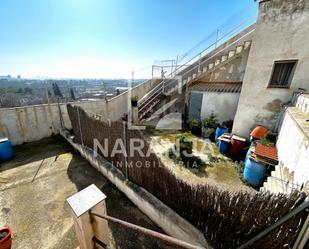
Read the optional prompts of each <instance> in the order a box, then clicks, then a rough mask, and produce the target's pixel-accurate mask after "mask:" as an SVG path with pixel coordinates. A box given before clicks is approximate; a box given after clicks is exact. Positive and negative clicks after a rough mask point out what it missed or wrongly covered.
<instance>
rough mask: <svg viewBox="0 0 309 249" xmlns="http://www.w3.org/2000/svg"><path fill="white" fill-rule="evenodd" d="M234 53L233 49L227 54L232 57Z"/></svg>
mask: <svg viewBox="0 0 309 249" xmlns="http://www.w3.org/2000/svg"><path fill="white" fill-rule="evenodd" d="M235 54H236V51H235V50H231V51H230V52H229V55H228V57H229V59H230V58H232V57H233V56H234V55H235Z"/></svg>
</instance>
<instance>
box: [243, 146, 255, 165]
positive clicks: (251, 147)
mask: <svg viewBox="0 0 309 249" xmlns="http://www.w3.org/2000/svg"><path fill="white" fill-rule="evenodd" d="M254 146H255V143H251V145H250V148H249V150H248V151H247V154H246V158H245V164H246V162H247V161H248V160H249V157H250V156H251V154H252V149H253V148H254Z"/></svg>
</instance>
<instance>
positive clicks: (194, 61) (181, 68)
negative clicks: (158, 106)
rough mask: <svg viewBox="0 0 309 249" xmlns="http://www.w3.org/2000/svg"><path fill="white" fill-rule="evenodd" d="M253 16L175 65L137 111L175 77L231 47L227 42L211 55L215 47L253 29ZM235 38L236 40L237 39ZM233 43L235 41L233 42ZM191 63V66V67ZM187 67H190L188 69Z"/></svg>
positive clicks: (141, 101)
mask: <svg viewBox="0 0 309 249" xmlns="http://www.w3.org/2000/svg"><path fill="white" fill-rule="evenodd" d="M255 18H256V17H253V16H251V17H249V18H247V19H245V20H244V21H243V22H241V23H240V24H238V25H236V26H235V27H233V28H232V29H231V30H229V31H228V32H226V33H225V34H223V35H222V36H221V37H220V38H218V37H217V38H218V39H216V41H215V42H213V43H211V44H210V45H209V46H208V47H206V48H205V49H203V50H202V51H201V52H199V53H198V54H196V55H195V56H193V57H192V58H190V59H189V60H187V61H186V62H185V63H182V64H181V65H178V66H177V65H176V67H175V70H174V71H172V72H171V73H170V74H169V75H167V76H166V77H165V78H164V79H163V80H162V81H161V82H160V83H159V84H158V85H157V86H156V87H154V88H153V89H152V90H151V91H149V92H148V93H147V94H146V95H145V96H144V97H143V98H142V99H141V100H140V101H139V103H138V105H139V112H142V111H144V110H145V109H146V107H147V104H148V103H149V102H151V101H152V100H153V99H155V98H156V97H158V96H159V95H160V94H161V93H162V92H163V90H164V89H167V87H168V86H169V84H171V83H174V82H175V81H176V79H175V77H177V76H180V75H183V74H184V73H189V72H192V71H193V70H195V69H197V68H198V67H201V65H202V64H204V63H205V62H207V61H209V60H211V59H214V57H215V56H216V55H218V54H219V53H221V52H223V51H224V50H226V49H228V48H229V47H231V45H232V44H229V45H228V46H226V47H225V48H223V49H221V50H219V51H218V52H216V53H215V54H213V55H211V54H210V53H211V52H213V51H214V50H215V49H216V48H218V47H219V46H221V45H222V44H224V43H225V42H227V41H228V40H229V39H231V38H232V37H234V36H235V35H237V34H238V33H240V32H242V31H244V30H246V29H247V28H249V27H250V26H251V27H252V28H251V29H250V28H249V30H248V31H247V32H246V33H245V34H244V35H243V36H242V37H241V39H243V37H244V36H246V35H248V34H250V33H252V32H253V31H254V28H253V24H254V23H255ZM238 40H239V39H237V40H236V41H238ZM233 44H235V42H233ZM209 54H210V57H209V58H207V59H206V60H205V57H206V56H207V55H209ZM192 65H193V67H192ZM189 67H191V68H190V69H189V70H186V69H188V68H189Z"/></svg>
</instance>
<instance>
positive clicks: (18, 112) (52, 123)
mask: <svg viewBox="0 0 309 249" xmlns="http://www.w3.org/2000/svg"><path fill="white" fill-rule="evenodd" d="M157 83H158V80H148V81H146V82H144V83H143V84H140V85H138V86H136V87H134V88H132V92H131V93H132V96H138V98H141V97H142V96H144V95H145V94H146V93H147V92H148V91H149V90H150V89H152V88H153V87H154V86H155V85H156V84H157ZM128 103H129V102H128V92H124V93H122V94H120V95H118V96H116V97H114V98H112V99H109V100H108V101H105V100H99V101H83V102H72V103H71V104H72V105H75V106H80V107H82V108H83V109H84V110H86V111H87V112H89V113H95V114H100V115H101V116H103V117H104V118H106V119H111V120H117V119H119V118H120V117H122V116H123V115H124V114H125V113H127V111H128ZM59 106H60V110H61V113H62V116H63V119H64V124H65V127H66V128H71V122H70V119H69V117H68V113H67V108H66V104H60V105H59ZM60 128H61V125H60V111H59V107H58V104H44V105H33V106H24V107H16V108H1V109H0V137H8V138H9V139H10V140H11V142H12V143H13V144H14V145H17V144H22V143H24V142H32V141H36V140H40V139H42V138H44V137H49V136H51V135H52V134H58V133H59V129H60Z"/></svg>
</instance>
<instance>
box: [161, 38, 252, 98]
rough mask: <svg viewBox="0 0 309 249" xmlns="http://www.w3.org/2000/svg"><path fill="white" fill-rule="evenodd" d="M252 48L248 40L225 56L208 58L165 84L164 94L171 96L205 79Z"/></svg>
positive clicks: (227, 52)
mask: <svg viewBox="0 0 309 249" xmlns="http://www.w3.org/2000/svg"><path fill="white" fill-rule="evenodd" d="M250 46H251V40H247V41H245V42H244V43H243V44H242V45H236V46H235V47H234V48H231V50H228V51H226V53H225V54H224V55H219V56H216V55H214V56H211V57H210V58H207V59H206V60H205V61H203V60H202V61H201V63H199V64H198V65H195V66H194V67H192V68H190V69H189V70H188V71H186V72H184V73H183V75H181V78H179V79H176V80H174V81H173V82H168V83H167V84H165V86H164V94H165V95H171V94H173V93H175V92H176V91H177V90H178V89H179V87H183V86H185V85H186V84H190V83H192V82H194V81H197V80H199V79H201V78H203V77H205V76H206V75H207V74H209V73H211V72H213V71H215V70H217V69H218V68H220V67H222V66H224V65H226V64H228V63H229V62H230V61H232V60H233V59H235V58H236V57H237V56H239V55H240V54H241V53H243V52H244V51H246V50H248V49H249V48H250ZM218 53H219V52H218ZM179 81H180V82H179Z"/></svg>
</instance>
